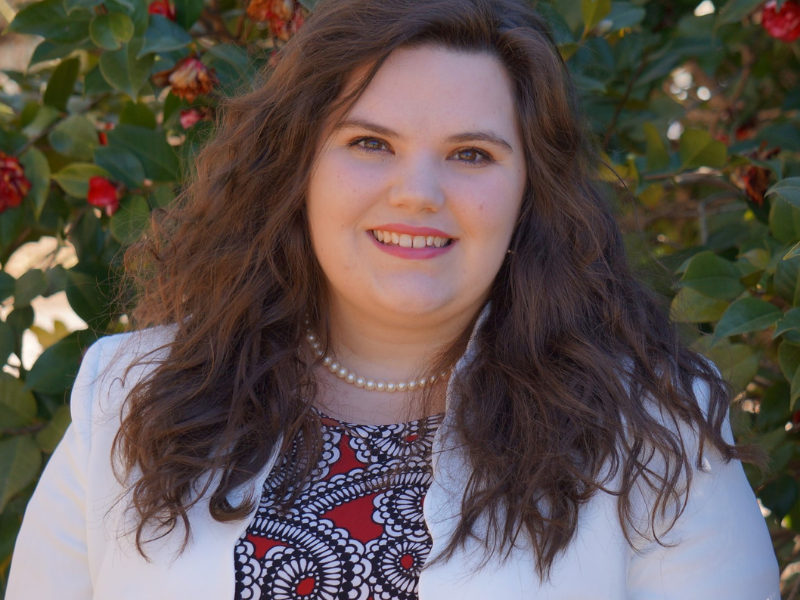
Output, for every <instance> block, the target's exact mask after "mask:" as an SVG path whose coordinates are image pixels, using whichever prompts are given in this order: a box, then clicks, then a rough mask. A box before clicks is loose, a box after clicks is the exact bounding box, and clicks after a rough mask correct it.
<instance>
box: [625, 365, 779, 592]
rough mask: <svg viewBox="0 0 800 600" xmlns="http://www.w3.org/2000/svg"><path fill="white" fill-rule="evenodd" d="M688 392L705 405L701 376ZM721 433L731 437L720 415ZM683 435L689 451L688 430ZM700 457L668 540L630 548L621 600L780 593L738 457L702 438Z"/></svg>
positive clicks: (761, 524) (770, 551)
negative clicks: (625, 591) (665, 544)
mask: <svg viewBox="0 0 800 600" xmlns="http://www.w3.org/2000/svg"><path fill="white" fill-rule="evenodd" d="M715 368H716V367H715ZM717 372H719V371H717ZM695 392H696V396H697V398H698V401H699V402H701V403H703V402H704V403H705V406H704V410H706V409H707V405H708V383H707V382H705V381H699V382H698V383H696V384H695ZM701 405H702V404H701ZM722 433H723V437H724V438H725V441H727V442H728V443H729V444H732V443H733V441H734V438H733V434H732V431H731V426H730V420H729V417H727V416H726V418H725V423H724V425H723V430H722ZM681 435H682V436H684V434H683V433H682V434H681ZM686 435H687V436H688V437H684V439H685V440H686V439H688V440H689V447H693V448H694V449H695V450H696V448H697V443H696V442H697V439H696V437H697V436H696V434H695V435H693V434H691V433H690V434H686ZM702 464H703V468H702V469H697V468H693V473H692V482H691V485H690V488H689V497H688V502H687V505H686V508H685V510H684V512H683V514H682V515H681V516H680V518H679V519H678V521H677V523H676V524H675V527H674V528H673V529H672V530H670V531H669V532H668V533H667V535H666V536H664V538H662V539H663V541H665V542H668V543H669V544H674V545H671V546H668V547H663V546H661V545H659V544H658V543H657V542H652V543H650V544H649V546H648V547H647V548H646V549H645V551H644V552H643V553H641V554H638V553H634V554H632V555H631V560H630V564H629V571H628V600H709V599H711V598H719V599H723V598H724V599H725V600H780V592H779V579H780V573H779V569H778V562H777V560H776V558H775V554H774V550H773V548H772V542H771V539H770V536H769V532H768V529H767V526H766V522H765V521H764V517H763V516H762V514H761V510H760V508H759V506H758V502H757V500H756V497H755V494H754V493H753V490H752V488H751V487H750V484H749V483H748V481H747V478H746V476H745V473H744V469H743V468H742V464H741V462H740V461H738V460H735V459H734V460H731V461H730V462H729V463H727V464H726V463H725V461H724V460H723V458H722V455H721V454H720V453H719V452H718V451H717V450H716V449H715V448H713V447H711V445H710V444H706V445H705V447H704V452H703V461H702Z"/></svg>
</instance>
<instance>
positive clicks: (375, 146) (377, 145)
mask: <svg viewBox="0 0 800 600" xmlns="http://www.w3.org/2000/svg"><path fill="white" fill-rule="evenodd" d="M347 145H348V147H350V148H352V147H353V146H358V147H359V148H361V149H362V150H366V151H367V152H380V151H381V150H382V148H381V146H383V145H384V142H382V141H381V140H379V139H377V138H370V137H363V138H358V139H357V140H353V141H352V142H350V143H349V144H347Z"/></svg>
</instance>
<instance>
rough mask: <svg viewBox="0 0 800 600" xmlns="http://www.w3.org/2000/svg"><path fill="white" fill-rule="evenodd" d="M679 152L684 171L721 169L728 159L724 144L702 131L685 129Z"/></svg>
mask: <svg viewBox="0 0 800 600" xmlns="http://www.w3.org/2000/svg"><path fill="white" fill-rule="evenodd" d="M679 150H680V156H681V162H682V163H683V165H682V166H683V168H684V169H697V168H698V167H722V166H723V165H725V161H726V160H727V159H728V149H727V148H726V146H725V144H723V143H722V142H720V141H719V140H715V139H714V138H713V137H711V134H710V133H708V131H706V130H704V129H686V130H685V131H684V132H683V134H682V135H681V139H680V142H679Z"/></svg>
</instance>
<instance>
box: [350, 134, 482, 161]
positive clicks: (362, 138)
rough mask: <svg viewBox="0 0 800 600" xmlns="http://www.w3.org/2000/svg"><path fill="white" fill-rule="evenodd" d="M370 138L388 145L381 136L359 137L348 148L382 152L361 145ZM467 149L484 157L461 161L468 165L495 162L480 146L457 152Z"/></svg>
mask: <svg viewBox="0 0 800 600" xmlns="http://www.w3.org/2000/svg"><path fill="white" fill-rule="evenodd" d="M368 140H369V141H372V140H375V141H376V142H380V143H381V144H384V145H386V142H384V141H383V140H381V139H379V138H376V137H360V138H357V139H355V140H353V141H352V142H350V143H349V144H347V147H348V148H352V147H356V148H358V149H359V150H361V151H362V152H367V153H370V154H372V153H374V152H381V150H376V149H375V148H365V147H364V146H359V144H360V143H361V142H364V141H368ZM467 151H471V152H476V153H477V154H478V155H479V156H481V157H482V159H483V160H480V161H474V160H465V161H461V162H463V163H465V164H467V165H470V166H480V165H483V164H488V163H492V162H494V159H493V158H492V156H491V155H490V154H489V153H488V152H486V151H484V150H481V149H480V148H461V149H459V150H458V151H457V152H456V154H458V153H459V152H467Z"/></svg>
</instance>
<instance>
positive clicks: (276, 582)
mask: <svg viewBox="0 0 800 600" xmlns="http://www.w3.org/2000/svg"><path fill="white" fill-rule="evenodd" d="M320 416H321V419H322V434H323V452H322V456H321V458H320V461H319V463H318V464H317V466H316V468H315V470H314V471H313V473H312V477H311V479H310V480H309V481H308V482H307V483H306V484H305V485H303V491H302V494H301V496H300V499H299V501H298V503H297V504H295V505H294V506H293V507H292V509H291V510H290V512H289V514H288V515H286V516H284V517H281V516H279V514H278V513H277V511H276V510H275V509H274V503H275V499H276V498H275V496H274V494H273V493H272V490H273V489H274V487H275V486H276V485H277V484H278V483H279V482H280V481H281V478H282V477H284V476H285V472H286V466H287V461H288V460H289V459H288V458H284V459H283V461H282V462H280V463H278V464H276V466H275V468H274V469H273V470H272V472H271V473H270V475H269V477H268V478H267V480H266V481H265V483H264V491H263V493H262V497H261V501H260V503H259V507H258V510H257V512H256V514H255V516H254V518H253V520H252V521H251V523H250V525H249V526H248V528H247V530H246V531H245V533H244V534H243V535H242V537H241V538H240V539H239V542H238V544H237V545H236V550H235V559H234V560H235V568H236V594H235V600H262V599H263V600H334V599H336V600H345V599H346V600H416V598H417V597H418V596H417V583H418V580H419V572H420V569H421V567H422V565H424V564H425V560H426V559H427V557H428V553H429V552H430V549H431V544H432V540H431V537H430V534H429V533H428V530H427V527H426V525H425V520H424V518H423V513H422V507H423V502H424V500H425V494H426V493H427V491H428V488H429V486H430V483H431V473H432V472H431V465H430V452H431V446H432V442H433V436H434V433H435V431H436V429H437V428H438V426H439V425H440V424H441V421H442V417H443V416H444V414H443V413H440V414H437V415H433V416H430V417H428V419H427V423H428V433H427V434H426V435H425V436H424V437H423V438H421V437H420V426H421V424H422V420H417V421H410V422H407V423H394V424H391V425H359V424H354V423H347V422H342V421H337V420H336V419H334V418H332V417H329V416H327V415H325V414H323V413H320ZM347 431H351V432H352V433H353V435H352V436H351V435H349V434H348V432H347ZM296 443H297V442H295V444H296ZM295 447H296V446H295ZM292 454H293V452H291V451H290V452H289V453H288V456H291V455H292ZM397 467H400V468H401V471H400V472H399V474H397V475H395V476H394V478H393V479H392V480H388V481H387V480H386V479H387V478H386V474H387V473H388V472H389V471H390V470H392V469H395V468H397Z"/></svg>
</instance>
